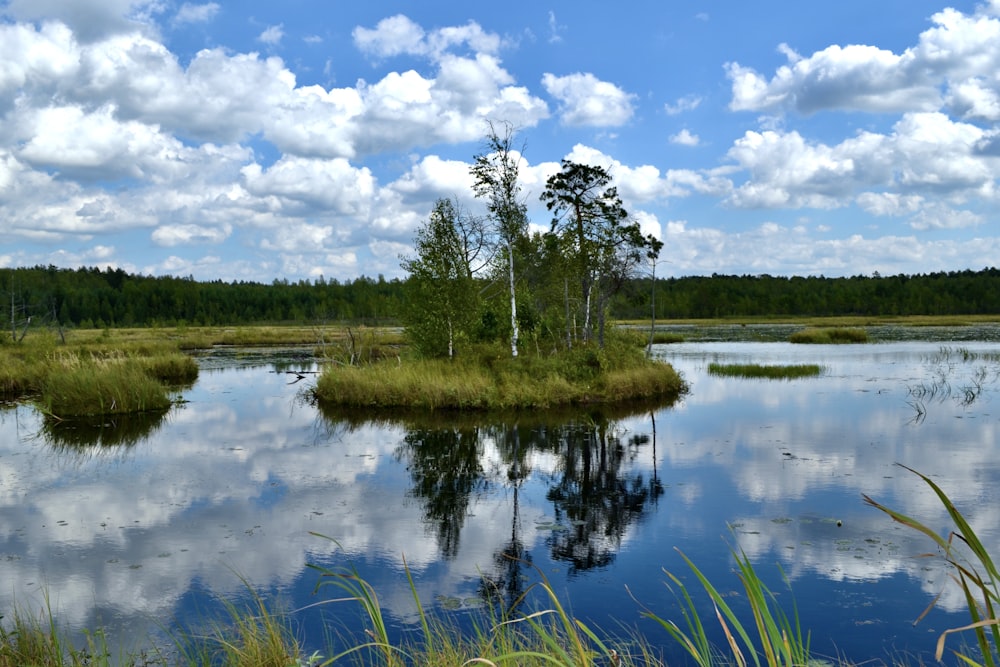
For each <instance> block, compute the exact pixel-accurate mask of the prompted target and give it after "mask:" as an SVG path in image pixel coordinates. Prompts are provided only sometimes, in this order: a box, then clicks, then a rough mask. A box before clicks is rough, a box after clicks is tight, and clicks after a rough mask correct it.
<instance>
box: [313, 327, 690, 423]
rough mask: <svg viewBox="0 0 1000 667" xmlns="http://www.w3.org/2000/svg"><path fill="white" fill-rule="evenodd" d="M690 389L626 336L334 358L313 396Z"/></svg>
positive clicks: (577, 395) (351, 399)
mask: <svg viewBox="0 0 1000 667" xmlns="http://www.w3.org/2000/svg"><path fill="white" fill-rule="evenodd" d="M684 391H686V385H685V384H684V381H683V379H682V378H681V377H680V375H679V374H678V373H677V372H676V371H675V370H674V369H673V367H672V366H670V365H669V364H666V363H663V362H660V361H656V360H650V359H647V358H646V357H645V356H644V355H643V353H642V351H641V350H639V349H637V348H635V347H633V346H629V345H627V344H625V343H622V344H620V345H608V346H607V347H606V348H604V349H596V348H592V347H579V348H574V349H573V350H568V351H563V352H559V353H556V354H544V353H542V354H539V353H525V354H522V355H520V356H519V357H517V358H513V359H512V358H510V357H509V355H505V354H503V353H501V352H500V351H499V348H496V347H492V346H487V347H483V348H479V349H478V350H477V351H476V353H474V354H473V355H469V356H466V357H463V358H460V359H455V360H444V359H422V358H407V359H405V360H404V359H393V360H383V361H381V362H376V363H373V364H368V365H364V366H354V365H343V364H332V365H328V366H327V367H326V368H325V369H324V371H323V373H322V375H321V376H320V377H319V379H318V380H317V383H316V387H315V389H314V391H313V395H314V398H316V400H317V401H319V402H320V403H321V404H326V405H349V406H359V407H360V406H367V407H381V408H388V407H392V408H429V409H480V410H485V409H505V408H514V407H549V406H556V405H571V404H591V403H612V402H617V401H625V400H636V399H646V398H652V397H661V396H678V395H680V394H682V393H683V392H684Z"/></svg>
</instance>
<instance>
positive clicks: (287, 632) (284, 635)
mask: <svg viewBox="0 0 1000 667" xmlns="http://www.w3.org/2000/svg"><path fill="white" fill-rule="evenodd" d="M243 583H244V585H246V587H247V590H248V591H250V593H251V595H250V600H249V602H248V603H247V605H246V606H238V605H236V604H234V603H231V602H224V607H225V615H224V617H223V618H222V620H209V621H207V622H206V623H205V624H204V627H206V628H207V629H208V633H207V634H195V633H193V632H189V633H186V634H179V635H176V637H175V643H176V645H177V649H178V651H177V652H178V654H179V656H180V657H179V662H180V663H181V664H186V665H192V666H193V665H214V666H216V667H247V666H249V665H254V666H255V667H296V666H297V665H300V664H303V657H302V650H301V648H300V647H299V643H298V641H297V640H296V638H295V631H294V628H293V627H292V624H291V622H290V619H289V616H288V615H287V614H285V613H282V612H280V611H277V610H275V609H273V608H272V607H270V606H269V605H268V604H267V602H266V601H265V600H264V599H263V598H262V597H261V596H260V595H259V594H257V593H255V592H254V591H253V589H252V588H251V587H250V584H249V582H247V581H244V582H243ZM305 664H308V663H305Z"/></svg>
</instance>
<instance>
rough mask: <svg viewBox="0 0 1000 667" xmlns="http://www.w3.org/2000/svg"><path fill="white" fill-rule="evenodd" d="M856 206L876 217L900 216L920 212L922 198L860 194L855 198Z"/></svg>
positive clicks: (894, 194) (890, 194) (887, 194)
mask: <svg viewBox="0 0 1000 667" xmlns="http://www.w3.org/2000/svg"><path fill="white" fill-rule="evenodd" d="M856 201H857V203H858V205H859V206H860V207H861V208H862V209H864V210H865V211H867V212H868V213H871V214H872V215H878V216H901V215H908V214H911V213H915V212H916V211H918V210H920V206H921V205H922V204H923V202H924V198H923V197H921V196H920V195H901V194H899V193H895V192H862V193H861V194H860V195H858V197H857V200H856Z"/></svg>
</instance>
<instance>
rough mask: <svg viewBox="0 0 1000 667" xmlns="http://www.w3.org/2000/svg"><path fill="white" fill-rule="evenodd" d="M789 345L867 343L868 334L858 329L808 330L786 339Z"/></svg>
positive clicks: (797, 332)
mask: <svg viewBox="0 0 1000 667" xmlns="http://www.w3.org/2000/svg"><path fill="white" fill-rule="evenodd" d="M788 340H789V342H791V343H812V344H829V343H867V342H868V332H867V331H865V330H864V329H860V328H848V327H831V328H808V329H803V330H802V331H796V332H795V333H793V334H792V335H791V336H789V337H788Z"/></svg>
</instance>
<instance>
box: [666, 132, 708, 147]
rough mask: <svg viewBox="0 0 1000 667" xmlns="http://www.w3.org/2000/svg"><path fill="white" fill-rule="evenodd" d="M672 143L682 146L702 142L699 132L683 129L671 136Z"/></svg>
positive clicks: (695, 144)
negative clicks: (693, 132) (694, 132)
mask: <svg viewBox="0 0 1000 667" xmlns="http://www.w3.org/2000/svg"><path fill="white" fill-rule="evenodd" d="M670 143H672V144H678V145H680V146H697V145H698V144H699V143H701V139H700V138H699V137H698V135H697V134H692V133H691V132H690V131H689V130H688V129H686V128H685V129H683V130H681V131H680V132H678V133H677V134H675V135H673V136H671V137H670Z"/></svg>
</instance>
